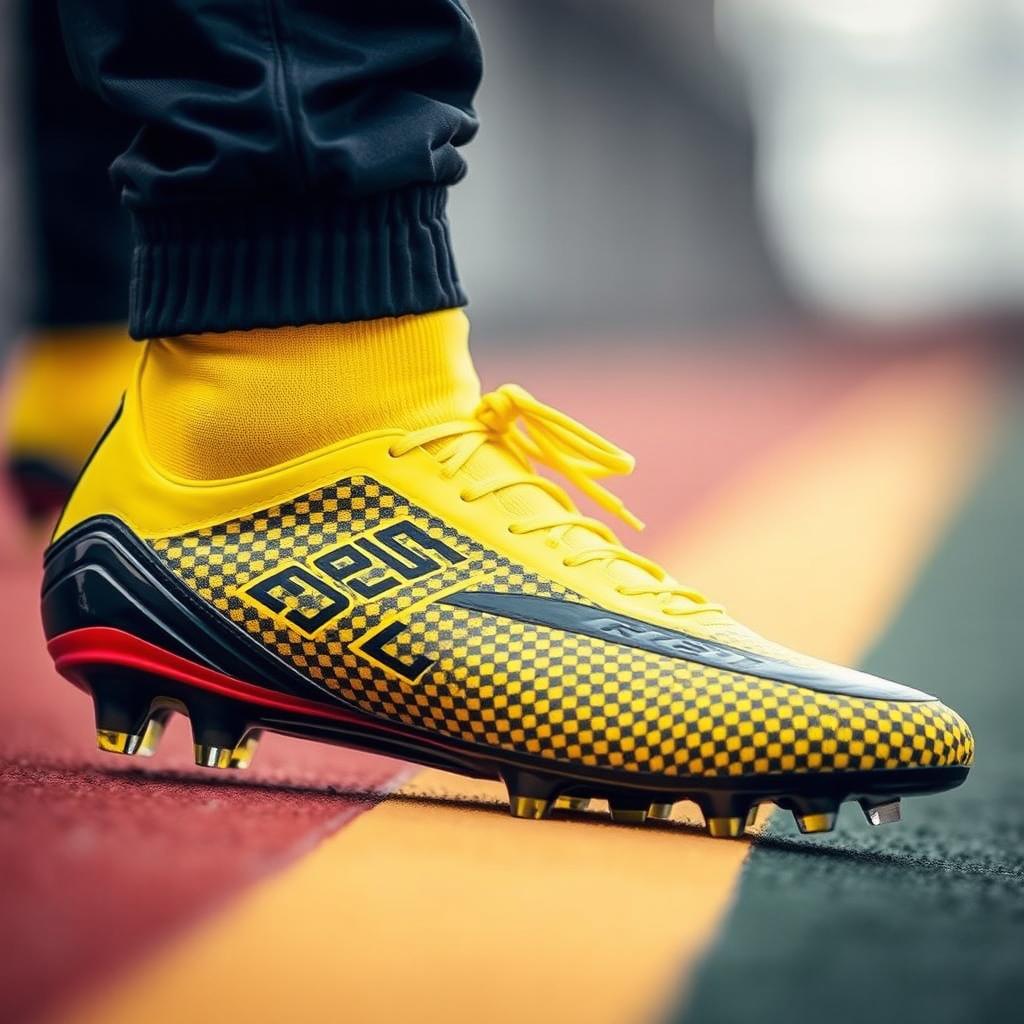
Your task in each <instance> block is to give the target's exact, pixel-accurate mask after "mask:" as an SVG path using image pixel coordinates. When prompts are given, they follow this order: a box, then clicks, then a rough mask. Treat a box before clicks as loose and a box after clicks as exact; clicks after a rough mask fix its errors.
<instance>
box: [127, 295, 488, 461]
mask: <svg viewBox="0 0 1024 1024" xmlns="http://www.w3.org/2000/svg"><path fill="white" fill-rule="evenodd" d="M139 397H140V402H141V406H142V421H143V426H144V430H145V435H146V444H147V446H148V450H149V452H150V454H151V455H152V458H153V460H154V461H155V462H156V464H157V465H159V466H160V467H161V468H162V469H164V470H166V471H167V472H169V473H172V474H174V475H177V476H180V477H184V478H186V479H189V480H217V479H223V478H225V477H231V476H238V475H241V474H244V473H253V472H256V471H258V470H261V469H266V468H267V467H268V466H274V465H278V464H279V463H282V462H287V461H288V460H289V459H292V458H295V457H297V456H300V455H304V454H305V453H306V452H309V451H315V450H317V449H319V448H322V447H324V446H325V445H328V444H331V443H332V442H334V441H337V440H339V439H341V438H346V437H353V436H355V435H357V434H363V433H366V432H367V431H370V430H380V429H382V428H385V427H396V426H397V427H403V428H405V429H407V430H414V429H418V428H421V427H427V426H431V425H433V424H437V423H442V422H445V421H447V420H451V419H454V418H457V417H461V416H469V415H471V414H472V412H473V409H474V407H475V406H476V403H477V402H478V401H479V398H480V382H479V380H478V379H477V376H476V371H475V370H474V369H473V362H472V360H471V359H470V356H469V323H468V321H467V320H466V316H465V314H464V313H463V312H462V310H460V309H449V310H441V311H438V312H436V313H424V314H420V315H417V316H405V317H398V318H393V319H392V318H388V319H383V320H366V321H357V322H355V323H351V324H323V325H319V324H311V325H309V326H306V327H279V328H276V329H272V330H254V331H244V332H243V331H232V332H229V333H227V334H201V335H185V336H184V337H180V338H158V339H156V340H154V341H150V342H148V343H147V344H146V354H145V356H144V358H143V362H142V365H141V368H140V375H139Z"/></svg>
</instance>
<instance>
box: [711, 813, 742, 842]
mask: <svg viewBox="0 0 1024 1024" xmlns="http://www.w3.org/2000/svg"><path fill="white" fill-rule="evenodd" d="M743 820H744V819H743V818H741V817H738V816H735V817H734V816H730V817H728V818H708V819H707V826H708V835H710V836H714V837H715V839H735V838H736V837H737V836H741V835H743Z"/></svg>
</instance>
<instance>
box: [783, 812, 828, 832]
mask: <svg viewBox="0 0 1024 1024" xmlns="http://www.w3.org/2000/svg"><path fill="white" fill-rule="evenodd" d="M793 817H794V818H796V824H797V828H799V829H800V831H801V832H802V833H803V834H804V835H805V836H807V835H812V834H813V833H815V832H831V831H832V829H834V828H835V827H836V818H837V817H838V815H837V814H836V813H835V811H817V812H815V813H813V814H798V813H797V812H796V811H794V812H793Z"/></svg>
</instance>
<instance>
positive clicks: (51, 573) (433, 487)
mask: <svg viewBox="0 0 1024 1024" xmlns="http://www.w3.org/2000/svg"><path fill="white" fill-rule="evenodd" d="M536 465H542V466H544V467H546V468H547V469H548V470H549V471H553V472H554V473H556V474H561V475H562V476H564V477H567V478H568V479H569V480H570V481H571V482H572V483H573V484H575V485H576V486H577V487H579V488H580V489H582V490H583V491H584V492H585V493H587V494H588V495H589V496H590V497H591V498H592V499H594V500H595V501H596V502H597V503H598V504H599V505H601V506H602V507H604V508H605V510H607V511H608V512H610V513H612V514H614V515H616V516H618V517H619V518H620V519H622V520H624V521H626V522H628V523H632V524H634V525H636V520H635V519H634V518H633V517H632V515H631V514H630V513H629V512H628V511H627V510H626V509H625V508H623V506H622V505H621V503H620V502H618V501H617V500H616V499H615V498H614V497H613V496H612V495H611V494H610V493H609V492H608V491H607V490H605V489H604V488H603V487H602V486H601V485H599V484H598V483H597V482H596V481H597V478H599V477H604V476H607V475H609V474H614V473H620V472H625V471H628V470H629V469H630V468H631V460H630V459H629V456H627V455H626V454H625V453H624V452H622V451H620V450H619V449H617V448H615V447H614V446H613V445H611V444H609V443H608V442H607V441H605V440H603V439H602V438H600V437H598V436H597V435H595V434H593V433H592V432H591V431H589V430H587V429H586V428H584V427H583V426H581V425H580V424H578V423H576V422H574V421H573V420H571V419H569V418H568V417H566V416H564V415H563V414H561V413H559V412H557V411H555V410H554V409H551V408H549V407H547V406H545V405H542V404H541V403H539V402H538V401H536V400H535V399H533V398H532V397H531V396H530V395H528V394H527V393H526V392H524V391H523V390H521V389H520V388H517V387H514V386H505V387H502V388H499V389H498V390H497V391H495V392H492V393H490V394H488V395H485V396H484V397H483V399H482V400H481V401H480V403H479V405H478V406H477V407H476V410H475V413H473V414H472V415H467V416H465V417H464V418H460V419H455V420H452V421H449V422H443V423H438V424H433V425H429V426H425V427H423V428H422V429H414V430H411V431H410V430H406V429H395V430H373V431H371V432H369V433H366V434H363V435H360V436H356V437H351V438H349V439H347V440H345V441H342V442H339V443H337V444H334V445H332V446H329V447H326V448H322V449H320V450H317V451H313V452H310V453H309V454H307V455H305V456H304V457H302V458H296V459H292V460H290V461H288V462H286V463H284V464H282V465H278V466H275V467H271V468H267V469H264V470H261V471H259V472H254V473H248V474H245V475H241V476H238V477H235V478H233V479H228V480H222V481H219V482H203V483H191V482H189V481H186V480H182V479H179V478H172V477H170V476H169V475H166V474H164V473H161V472H160V471H159V470H158V469H156V468H155V467H154V466H153V465H152V463H151V461H150V460H149V456H148V455H147V449H146V443H145V439H144V434H143V431H142V427H141V423H140V414H139V409H138V407H137V402H136V400H135V399H134V398H133V392H132V391H129V395H128V398H127V400H126V403H125V407H124V410H123V413H122V415H121V417H120V419H119V420H118V422H117V423H116V424H115V425H114V427H113V429H112V430H111V431H110V432H109V434H108V435H107V437H106V439H105V440H104V442H103V443H102V445H101V446H100V448H99V450H98V452H97V454H96V456H95V457H94V458H93V460H92V462H91V463H90V465H89V467H88V469H87V471H86V472H85V474H84V476H83V479H82V481H81V483H80V484H79V487H78V489H77V491H76V494H75V496H74V497H73V499H72V501H71V503H70V505H69V509H68V511H67V512H66V514H65V518H64V521H63V522H62V523H61V524H60V526H59V527H58V535H57V540H56V542H55V543H54V544H53V545H52V547H51V548H50V550H49V552H48V554H47V559H46V577H45V583H44V597H43V617H44V621H45V626H46V633H47V636H48V638H49V649H50V652H51V654H52V656H53V658H54V661H55V663H56V666H57V668H58V670H59V671H60V672H61V673H62V674H63V675H64V676H65V677H66V678H68V679H69V680H71V681H72V682H73V683H75V684H76V685H77V686H79V687H80V688H82V689H83V690H86V691H87V692H89V693H91V695H92V699H93V703H94V705H95V712H96V727H97V730H98V736H99V743H100V746H101V747H102V748H103V749H105V750H111V751H115V752H118V753H122V754H135V755H146V754H150V753H152V752H153V750H154V749H155V746H156V743H157V741H158V740H159V735H160V732H161V731H162V729H163V725H164V723H165V721H166V719H167V716H168V715H170V714H173V713H177V712H183V713H186V714H187V715H188V716H189V718H190V719H191V725H192V731H193V735H194V740H195V752H196V760H197V762H198V763H199V764H201V765H204V766H207V767H215V768H224V767H244V766H245V765H247V764H248V763H249V761H250V760H251V759H252V756H253V753H254V751H255V748H256V743H257V741H258V737H259V735H260V734H261V733H262V732H264V731H267V730H272V731H276V732H281V733H286V734H289V735H292V736H300V737H305V738H309V739H316V740H320V741H325V742H331V743H338V744H343V745H346V746H353V747H358V748H361V749H365V750H371V751H377V752H380V753H383V754H387V755H390V756H395V757H400V758H405V759H408V760H410V761H415V762H417V763H419V764H423V765H430V766H434V767H438V768H442V769H445V770H447V771H452V772H457V773H461V774H465V775H469V776H473V777H482V778H500V779H503V780H504V781H505V783H506V784H507V787H508V791H509V798H510V806H511V810H512V813H513V814H515V815H516V816H518V817H525V818H542V817H544V816H546V815H548V814H549V813H551V812H552V810H554V809H557V808H567V809H576V810H579V809H581V808H583V807H585V806H586V803H587V801H588V800H590V799H592V798H603V799H607V800H608V802H609V805H610V807H611V813H612V816H613V818H615V819H616V820H618V821H623V822H633V823H638V822H642V821H643V820H644V819H645V818H648V817H664V816H667V815H668V813H670V811H671V806H672V805H673V804H674V803H675V802H676V801H680V800H684V799H685V800H693V801H696V803H697V804H698V805H699V806H700V807H701V809H702V811H703V813H704V816H705V819H706V823H707V829H708V831H709V832H710V833H711V834H712V835H714V836H737V835H739V834H740V833H742V832H743V830H744V828H745V827H746V825H747V824H748V823H749V822H751V821H752V820H753V814H754V812H755V810H756V807H757V805H758V804H761V803H767V802H774V803H776V804H778V805H779V806H781V807H783V808H787V809H789V810H791V811H792V812H793V813H794V815H795V816H796V820H797V822H798V823H799V825H800V828H801V829H802V830H803V831H805V832H823V831H828V830H829V829H831V828H832V827H833V824H834V822H835V819H836V813H837V810H838V808H839V805H840V804H841V803H842V802H843V801H846V800H856V801H858V802H859V803H860V805H861V807H862V808H863V809H864V811H865V813H866V815H867V817H868V819H869V820H870V821H871V822H872V823H875V824H879V823H883V822H887V821H892V820H895V819H896V818H898V816H899V814H898V811H899V805H898V801H899V798H900V797H901V796H903V795H909V794H917V793H933V792H937V791H940V790H945V789H950V788H952V787H954V786H957V785H959V784H960V783H961V782H962V781H963V780H964V778H965V777H966V775H967V772H968V768H969V766H970V764H971V759H972V753H973V744H972V739H971V734H970V731H969V730H968V728H967V726H966V724H965V723H964V721H963V720H962V719H961V718H960V717H959V716H958V715H957V714H956V713H955V712H953V711H951V710H950V709H949V708H947V707H945V706H944V705H943V704H941V703H940V702H939V701H938V700H937V699H936V698H935V697H932V696H930V695H929V694H926V693H922V692H920V691H918V690H915V689H910V688H908V687H905V686H901V685H898V684H896V683H891V682H887V681H885V680H882V679H878V678H876V677H873V676H870V675H866V674H864V673H861V672H856V671H853V670H850V669H844V668H839V667H836V666H833V665H830V664H826V663H824V662H821V661H818V660H816V659H814V658H810V657H806V656H803V655H800V654H796V653H794V652H792V651H790V650H787V649H785V648H783V647H780V646H779V645H777V644H774V643H771V642H769V641H767V640H764V639H762V638H761V637H759V636H757V635H756V634H754V633H753V632H751V631H750V630H748V629H746V628H745V627H743V626H741V625H740V624H738V623H737V622H735V621H734V620H732V619H731V618H729V617H728V616H727V615H726V614H725V612H724V611H723V610H722V609H721V608H719V607H718V606H716V605H714V604H711V603H710V602H709V601H707V600H706V599H705V598H704V597H703V596H702V595H700V594H699V593H697V592H696V591H694V590H692V589H690V588H689V587H685V586H682V585H681V584H679V583H678V582H676V581H675V580H674V579H672V578H671V577H670V576H669V575H668V574H666V573H665V572H664V570H662V569H660V568H659V567H658V566H656V565H654V564H653V563H651V562H650V561H648V560H647V559H645V558H643V557H641V556H640V555H637V554H634V553H632V552H630V551H628V550H627V549H626V548H624V547H623V546H622V545H621V544H620V543H619V542H618V541H617V540H616V538H615V536H614V535H613V534H612V532H611V531H610V530H609V529H608V528H607V527H606V526H604V525H602V524H601V523H599V522H597V521H595V520H593V519H589V518H586V517H584V516H582V515H581V514H580V513H579V512H578V511H577V510H576V508H575V507H574V505H573V504H572V502H571V501H570V500H569V498H568V497H567V496H566V494H565V492H564V491H563V490H562V489H561V488H560V487H558V486H557V485H556V484H554V483H552V482H551V481H550V480H549V479H548V478H547V477H541V476H538V475H535V474H534V472H533V469H532V467H533V466H536Z"/></svg>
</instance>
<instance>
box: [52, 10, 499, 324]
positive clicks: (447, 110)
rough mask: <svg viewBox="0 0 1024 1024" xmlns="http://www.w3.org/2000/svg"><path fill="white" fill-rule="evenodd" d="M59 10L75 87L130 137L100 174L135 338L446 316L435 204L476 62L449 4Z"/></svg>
mask: <svg viewBox="0 0 1024 1024" xmlns="http://www.w3.org/2000/svg"><path fill="white" fill-rule="evenodd" d="M37 2H41V0H37ZM43 2H44V0H43ZM60 12H61V21H62V24H63V28H64V36H65V41H66V43H67V48H68V53H69V55H70V58H71V64H72V67H73V69H74V71H75V74H76V75H77V77H78V78H79V80H80V81H81V82H82V83H83V84H85V85H86V86H88V87H89V88H90V89H91V90H92V91H93V92H95V93H96V94H98V95H99V96H100V98H101V99H102V100H104V101H105V102H106V104H107V105H108V106H109V107H110V108H111V109H113V110H114V111H116V112H117V113H118V115H119V116H121V117H122V118H125V119H127V120H129V121H130V122H131V123H132V126H133V130H134V136H133V138H132V140H131V142H130V144H129V145H128V147H127V149H125V150H124V152H122V153H121V154H120V156H118V157H117V159H115V160H114V163H113V166H112V167H111V176H112V178H113V182H114V186H115V188H116V190H117V192H118V194H119V195H120V197H121V199H122V201H123V203H124V204H125V206H126V207H127V208H128V211H129V214H130V216H131V222H132V231H133V237H134V241H133V247H132V258H131V287H130V309H129V321H130V330H131V333H132V334H133V335H134V336H135V337H152V336H158V335H173V334H181V333H185V332H197V331H225V330H235V329H245V328H250V327H257V326H278V325H282V324H305V323H325V322H332V321H349V320H360V319H369V318H373V317H379V316H396V315H400V314H403V313H412V312H423V311H428V310H433V309H443V308H446V307H449V306H455V305H461V304H463V303H464V302H465V296H464V295H463V292H462V289H461V287H460V286H459V282H458V278H457V276H456V272H455V266H454V262H453V259H452V254H451V242H450V239H449V234H448V224H447V220H446V216H445V199H446V187H447V186H448V185H449V184H452V183H453V182H456V181H458V180H459V179H460V178H461V177H462V176H463V174H464V173H465V163H464V161H463V160H462V158H461V156H460V155H459V153H458V152H457V150H456V147H457V146H459V145H461V144H462V143H464V142H467V141H468V140H469V139H470V138H472V136H473V134H474V133H475V131H476V119H475V115H474V112H473V107H472V100H473V95H474V92H475V90H476V87H477V84H478V82H479V79H480V72H481V56H480V48H479V41H478V38H477V34H476V30H475V28H474V26H473V23H472V21H471V20H470V17H469V15H468V13H467V12H466V9H465V7H464V6H463V5H462V3H461V2H460V0H358V2H357V0H153V2H148V0H147V2H145V3H141V2H139V0H61V6H60ZM72 159H73V158H72ZM68 216H69V217H71V216H72V215H71V214H68Z"/></svg>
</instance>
